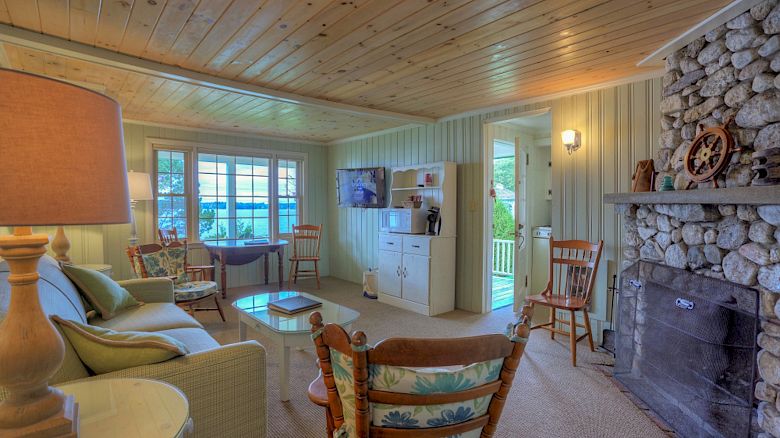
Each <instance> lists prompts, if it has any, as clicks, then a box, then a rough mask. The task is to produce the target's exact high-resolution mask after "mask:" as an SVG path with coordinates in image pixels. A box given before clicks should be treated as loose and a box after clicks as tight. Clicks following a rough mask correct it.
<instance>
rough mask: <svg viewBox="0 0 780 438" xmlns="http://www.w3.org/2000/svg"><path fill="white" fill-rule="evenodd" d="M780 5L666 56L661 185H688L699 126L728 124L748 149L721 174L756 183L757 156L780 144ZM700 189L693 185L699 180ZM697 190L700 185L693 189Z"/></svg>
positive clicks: (723, 180) (658, 163) (658, 162)
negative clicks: (687, 166)
mask: <svg viewBox="0 0 780 438" xmlns="http://www.w3.org/2000/svg"><path fill="white" fill-rule="evenodd" d="M778 72H780V5H778V0H767V1H764V2H762V3H759V4H758V5H756V6H754V7H753V8H751V9H750V10H749V11H746V12H745V13H743V14H741V15H739V16H737V17H736V18H734V19H732V20H730V21H728V22H727V23H726V24H724V25H722V26H720V27H718V28H716V29H714V30H712V31H710V32H708V33H707V34H706V35H704V36H702V37H701V38H699V39H697V40H695V41H693V42H692V43H690V44H689V45H688V46H687V47H685V48H683V49H681V50H678V51H677V52H675V53H673V54H671V55H669V56H668V57H667V58H666V73H665V75H664V77H663V91H662V92H663V96H662V100H661V113H662V114H663V117H662V119H661V125H662V126H661V127H662V132H661V135H660V137H659V143H660V149H659V150H658V152H657V153H656V156H655V167H656V171H657V172H659V175H658V178H657V179H656V187H658V186H660V184H661V183H662V181H663V177H664V176H666V175H669V176H671V177H672V178H673V181H674V186H675V189H677V190H681V189H685V188H686V187H687V186H688V183H689V182H690V179H689V178H688V176H687V174H686V173H685V170H684V168H683V160H684V157H685V154H686V152H687V151H688V149H689V148H690V146H691V143H692V140H693V139H694V138H695V136H696V134H697V129H698V126H699V125H700V124H701V125H703V126H704V127H711V126H717V125H721V124H723V123H724V122H725V121H726V120H728V119H729V118H731V117H733V118H734V123H732V124H731V125H730V129H729V130H730V131H731V132H732V134H734V137H735V140H736V144H737V146H739V147H742V148H743V152H742V153H737V154H734V155H733V156H732V161H731V163H730V165H729V166H728V169H727V171H726V172H724V173H723V174H722V175H721V176H720V177H719V178H718V182H719V186H720V187H744V186H749V185H751V181H752V180H753V177H754V171H753V170H751V165H752V159H751V155H752V153H753V152H755V151H761V150H764V149H769V148H774V147H778V146H780V123H778V122H780V75H778ZM694 186H695V185H694ZM694 188H695V187H694Z"/></svg>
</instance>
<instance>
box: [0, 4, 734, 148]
mask: <svg viewBox="0 0 780 438" xmlns="http://www.w3.org/2000/svg"><path fill="white" fill-rule="evenodd" d="M729 2H730V0H643V1H637V0H506V1H500V0H397V1H390V0H335V1H334V0H305V1H291V0H232V1H231V0H167V1H166V0H102V1H101V0H70V1H68V0H59V1H58V0H0V22H1V23H6V24H9V25H12V26H14V27H19V28H24V29H28V30H31V31H34V32H40V33H43V34H46V35H51V36H55V37H58V38H62V39H67V40H71V41H74V42H78V43H82V44H85V45H88V46H94V47H98V48H103V49H105V50H108V51H112V52H119V53H122V54H126V55H130V56H133V57H138V58H143V59H146V60H150V61H155V62H159V63H161V64H167V65H170V66H178V67H181V68H184V69H187V70H192V71H195V72H200V73H206V74H209V75H213V76H215V77H218V78H222V79H231V80H236V81H239V82H243V83H246V84H254V85H259V86H263V87H268V88H272V89H275V90H281V91H285V92H291V93H296V94H299V95H302V96H308V97H315V98H319V99H325V100H329V101H333V102H339V103H346V104H351V105H358V106H361V107H365V108H374V109H381V110H387V111H393V112H397V113H403V114H410V115H419V116H426V117H432V118H438V117H443V116H447V115H452V114H457V113H461V112H464V111H469V110H474V109H478V108H482V107H486V106H492V105H497V104H502V103H507V102H511V101H517V100H520V99H526V98H532V97H537V96H541V95H546V94H550V93H557V92H562V91H566V90H571V89H575V88H581V87H586V86H590V85H594V84H598V83H602V82H606V81H612V80H617V79H621V78H624V77H629V76H633V75H637V74H640V73H642V72H645V71H647V70H646V69H641V68H638V67H636V63H637V62H638V61H639V60H641V59H642V58H644V57H645V56H647V55H648V54H649V53H650V52H652V51H653V50H655V49H656V48H658V47H659V46H661V45H662V44H664V43H665V42H667V41H669V40H671V39H673V38H674V37H676V36H678V35H679V34H681V33H683V32H684V31H685V30H687V29H688V28H690V27H691V26H693V25H695V24H696V23H697V22H699V21H701V20H703V19H704V18H706V17H708V16H710V15H712V14H713V13H714V12H715V11H717V10H718V9H720V8H722V7H723V6H725V5H726V4H728V3H729ZM5 51H6V58H7V62H8V63H9V64H10V66H11V67H12V68H17V69H24V70H27V71H31V72H36V73H41V74H47V75H51V76H55V77H63V78H67V79H69V80H73V81H80V82H85V83H92V84H97V85H98V86H99V87H102V88H103V89H104V90H105V92H106V93H108V94H111V95H113V96H116V97H117V98H118V99H119V100H120V103H121V104H122V105H123V108H124V111H125V115H126V117H128V118H132V119H138V120H146V121H152V122H158V123H175V124H179V125H186V126H197V127H206V128H216V129H231V130H237V131H243V132H251V133H259V134H267V135H277V136H286V137H296V138H303V139H312V140H321V141H329V140H333V139H337V138H343V137H348V136H352V135H358V134H362V133H366V132H372V131H376V130H381V129H386V128H390V127H394V126H400V125H402V124H404V123H405V122H403V121H399V120H392V119H387V118H379V117H375V116H373V115H371V114H362V115H361V114H355V113H354V112H344V111H340V110H338V109H333V110H328V109H323V108H322V107H312V106H307V105H298V104H292V103H286V102H279V101H274V100H268V99H262V98H258V97H254V96H247V95H242V94H240V93H232V92H228V91H222V90H215V89H213V88H208V87H203V86H198V85H192V84H188V83H184V82H179V81H175V80H170V79H165V78H163V77H158V76H155V75H153V74H140V73H137V72H130V71H123V70H122V69H120V68H114V67H107V66H104V65H100V64H98V63H94V62H86V61H83V60H79V59H74V58H69V57H67V56H63V55H58V54H55V53H47V52H46V51H44V50H34V49H31V48H25V47H15V46H13V45H10V44H5ZM1 55H2V53H0V60H2V56H1Z"/></svg>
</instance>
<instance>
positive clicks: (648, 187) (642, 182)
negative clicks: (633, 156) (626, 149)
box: [631, 160, 655, 192]
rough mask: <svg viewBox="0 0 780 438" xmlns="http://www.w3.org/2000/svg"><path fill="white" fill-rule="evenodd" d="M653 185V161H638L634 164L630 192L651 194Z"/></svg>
mask: <svg viewBox="0 0 780 438" xmlns="http://www.w3.org/2000/svg"><path fill="white" fill-rule="evenodd" d="M654 185H655V170H654V167H653V160H640V161H639V162H637V163H636V170H635V171H634V176H632V177H631V191H632V192H652V191H653V186H654Z"/></svg>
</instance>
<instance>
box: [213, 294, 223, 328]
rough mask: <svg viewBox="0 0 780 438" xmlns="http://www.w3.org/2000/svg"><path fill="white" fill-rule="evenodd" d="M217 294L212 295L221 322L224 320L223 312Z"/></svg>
mask: <svg viewBox="0 0 780 438" xmlns="http://www.w3.org/2000/svg"><path fill="white" fill-rule="evenodd" d="M218 295H219V294H215V295H214V303H215V304H216V305H217V312H219V317H220V318H222V322H225V314H224V313H223V312H222V306H221V305H220V304H219V297H218Z"/></svg>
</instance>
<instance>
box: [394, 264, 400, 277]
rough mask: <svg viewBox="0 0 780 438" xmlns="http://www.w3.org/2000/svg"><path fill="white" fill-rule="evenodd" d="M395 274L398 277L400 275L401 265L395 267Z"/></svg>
mask: <svg viewBox="0 0 780 438" xmlns="http://www.w3.org/2000/svg"><path fill="white" fill-rule="evenodd" d="M395 275H396V276H398V277H400V276H401V267H400V266H399V267H397V268H396V269H395Z"/></svg>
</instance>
